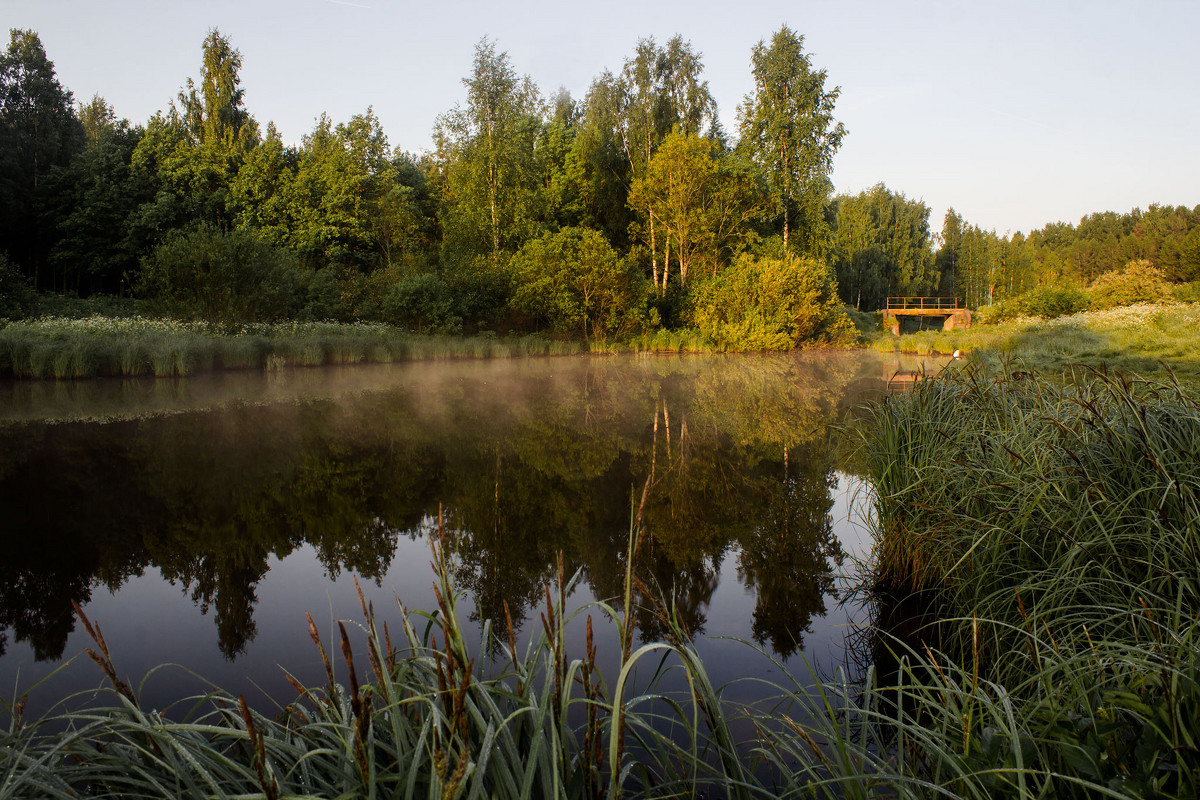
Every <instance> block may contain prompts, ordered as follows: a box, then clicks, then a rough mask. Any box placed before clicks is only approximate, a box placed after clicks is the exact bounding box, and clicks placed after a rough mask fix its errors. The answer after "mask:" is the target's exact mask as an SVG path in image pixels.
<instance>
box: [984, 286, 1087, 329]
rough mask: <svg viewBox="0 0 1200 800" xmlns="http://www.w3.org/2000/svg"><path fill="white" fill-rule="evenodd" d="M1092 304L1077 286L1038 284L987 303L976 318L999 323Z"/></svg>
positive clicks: (1071, 311) (1069, 311) (1052, 315)
mask: <svg viewBox="0 0 1200 800" xmlns="http://www.w3.org/2000/svg"><path fill="white" fill-rule="evenodd" d="M1090 303H1091V300H1090V298H1089V296H1088V294H1087V293H1086V292H1084V291H1082V290H1080V289H1078V288H1076V287H1074V286H1070V285H1061V284H1060V285H1058V286H1038V287H1036V288H1034V289H1031V290H1030V291H1028V292H1026V293H1025V294H1023V295H1019V296H1017V297H1013V298H1011V299H1008V300H1004V301H1002V302H999V303H996V304H995V305H991V306H984V307H983V308H981V309H980V310H979V312H978V315H977V318H978V320H979V321H980V322H983V323H985V324H997V323H1000V322H1006V321H1008V320H1011V319H1015V318H1017V317H1041V318H1042V319H1054V318H1055V317H1062V316H1066V315H1068V314H1077V313H1079V312H1080V311H1084V310H1085V309H1087V308H1088V307H1089V305H1090Z"/></svg>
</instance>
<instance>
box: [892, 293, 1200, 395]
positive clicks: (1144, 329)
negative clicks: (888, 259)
mask: <svg viewBox="0 0 1200 800" xmlns="http://www.w3.org/2000/svg"><path fill="white" fill-rule="evenodd" d="M870 346H871V347H872V348H873V349H876V350H880V351H883V352H891V351H892V350H893V349H895V348H899V349H900V350H903V351H905V352H915V353H921V354H926V353H931V352H935V351H936V352H939V353H943V354H946V353H953V352H954V351H955V350H961V351H962V352H963V353H969V354H970V355H971V360H972V361H975V362H978V363H981V364H983V365H984V366H985V367H986V368H988V369H989V371H991V372H993V373H996V374H998V373H999V372H1000V371H1001V369H1000V368H1001V363H1002V362H1004V361H1006V360H1007V361H1012V362H1019V363H1020V364H1021V365H1022V367H1023V368H1025V369H1037V370H1041V371H1045V372H1056V373H1061V372H1063V371H1064V370H1066V369H1069V368H1070V367H1071V366H1073V365H1079V364H1083V365H1088V366H1093V367H1097V368H1103V369H1108V370H1113V371H1120V372H1127V373H1137V374H1141V375H1157V376H1159V377H1165V376H1166V374H1167V370H1165V369H1164V368H1163V365H1164V364H1165V365H1166V366H1167V367H1168V368H1169V370H1170V371H1172V372H1174V373H1176V374H1177V375H1179V376H1181V377H1186V378H1187V379H1189V380H1196V379H1200V304H1198V303H1165V304H1142V305H1134V306H1124V307H1119V308H1111V309H1107V310H1104V311H1084V312H1080V313H1078V314H1072V315H1070V316H1063V317H1057V318H1055V319H1049V320H1045V319H1041V318H1036V317H1023V318H1018V319H1014V320H1009V321H1006V322H1001V323H998V324H995V325H975V326H974V327H972V328H970V329H969V330H961V331H958V330H956V331H944V332H943V331H922V332H919V333H912V334H905V335H903V336H900V337H896V336H893V335H891V334H890V333H882V334H880V335H878V336H877V337H876V338H875V339H874V340H872V342H871V344H870ZM1160 362H1161V363H1160Z"/></svg>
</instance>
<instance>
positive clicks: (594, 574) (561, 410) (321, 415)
mask: <svg viewBox="0 0 1200 800" xmlns="http://www.w3.org/2000/svg"><path fill="white" fill-rule="evenodd" d="M848 364H849V362H846V361H845V360H844V359H843V360H842V361H839V360H838V359H837V358H832V357H830V358H824V357H822V358H819V359H815V360H810V361H803V360H799V359H791V358H776V359H739V358H733V357H730V358H719V359H662V360H656V359H650V360H643V361H638V362H630V361H604V360H597V361H575V362H572V361H560V362H556V363H555V364H553V365H552V366H553V369H551V368H550V367H549V366H547V367H546V368H545V374H541V373H536V371H535V374H533V375H532V376H530V377H525V378H522V380H521V381H517V382H513V383H511V384H508V385H501V386H496V385H494V384H491V385H487V386H478V385H472V384H471V383H470V382H466V381H463V380H461V379H460V380H457V381H455V382H453V383H450V384H448V385H447V386H445V387H441V388H439V386H438V385H436V384H434V385H432V386H429V385H415V388H414V387H410V388H406V387H401V388H399V389H395V390H392V391H389V392H387V393H377V394H367V395H363V396H361V397H357V398H354V399H351V400H345V401H342V402H336V403H335V402H328V401H322V402H314V403H310V404H307V405H301V406H282V407H269V408H259V407H251V406H242V407H232V408H227V409H225V410H223V411H221V412H219V413H195V414H182V415H178V416H174V417H167V418H159V419H147V420H139V421H132V422H123V423H116V424H108V425H101V424H87V423H73V424H69V425H60V426H46V427H40V426H33V425H30V426H23V427H20V428H11V429H5V430H0V445H4V447H3V450H2V452H0V508H3V509H5V511H6V514H5V516H4V517H3V518H4V520H5V522H4V523H3V525H4V528H3V529H0V535H2V536H3V539H4V542H5V545H4V546H5V552H6V554H8V555H11V556H12V557H11V558H6V559H4V561H3V564H0V633H3V630H4V628H8V629H11V631H12V635H13V636H14V637H15V638H16V639H17V640H29V641H31V643H33V645H34V649H35V652H36V654H37V657H38V658H56V657H58V656H59V655H61V652H62V649H63V647H64V645H65V642H66V637H67V635H68V634H69V633H70V631H71V629H72V627H73V619H72V616H71V612H70V601H71V600H72V599H73V600H76V601H78V602H80V603H84V602H86V601H87V599H88V597H89V596H90V591H91V587H92V586H94V585H95V584H96V582H97V581H103V582H105V583H107V584H108V585H110V586H112V587H114V588H115V587H118V586H120V585H121V584H122V583H123V582H124V581H125V580H126V579H127V578H128V577H129V576H131V575H134V574H138V573H140V571H141V570H143V569H144V568H145V567H146V566H150V565H153V566H156V567H158V568H159V570H160V571H161V572H162V574H163V575H164V577H166V578H168V579H169V580H172V581H175V582H177V583H179V584H181V585H182V586H183V587H184V589H185V591H188V593H189V595H190V596H191V597H192V599H193V600H194V602H196V603H197V605H199V606H200V608H201V609H202V610H203V611H205V612H207V611H208V610H209V609H210V608H211V609H212V610H213V612H214V616H215V621H216V624H217V628H218V633H219V638H220V646H221V649H222V652H224V653H225V655H226V656H227V657H228V658H234V657H235V656H236V655H237V654H239V653H241V652H242V651H243V650H244V649H245V647H246V645H247V643H248V642H249V641H251V640H252V639H253V637H254V635H255V633H256V624H255V622H254V618H253V612H254V606H255V603H256V590H257V585H258V583H259V581H260V580H261V579H262V578H263V576H264V575H265V574H266V572H267V570H268V565H269V562H270V557H271V556H275V557H278V558H282V557H285V556H286V555H288V554H289V553H291V552H293V551H294V550H295V549H296V548H297V547H298V546H300V545H301V544H303V543H307V544H309V545H311V546H312V547H313V548H314V550H315V551H316V553H317V556H318V558H319V559H320V561H321V563H322V564H323V565H324V567H325V569H326V570H327V571H328V573H329V574H330V575H331V576H336V575H337V574H339V572H341V571H342V570H346V571H352V572H355V573H358V574H360V575H363V576H364V577H367V578H372V579H375V580H377V581H378V580H379V579H380V578H381V577H382V576H383V575H384V574H385V573H386V571H387V569H388V566H389V565H390V562H391V560H392V558H393V555H394V553H395V548H396V539H397V537H398V536H399V535H408V536H414V537H415V536H418V535H421V532H422V530H423V528H422V521H423V520H427V519H429V518H430V517H433V518H436V516H437V513H438V510H439V506H440V507H441V508H443V509H444V514H445V519H446V526H447V528H448V535H449V537H450V538H449V545H450V547H451V549H452V551H453V552H454V553H455V555H456V558H457V563H458V564H459V568H458V575H457V577H458V579H459V581H460V586H462V587H463V588H464V589H467V590H468V591H470V592H471V593H472V594H473V595H474V597H475V601H476V606H477V609H478V613H479V614H480V615H481V616H483V617H490V618H493V619H497V620H500V619H503V617H504V605H505V603H507V604H508V606H509V607H510V609H511V611H512V615H513V619H514V622H517V623H518V624H519V623H520V621H521V620H522V618H523V617H525V616H526V614H527V613H532V610H533V609H535V608H536V606H537V604H538V603H540V598H541V587H542V585H543V584H544V583H545V582H546V581H547V580H548V579H550V578H552V577H553V576H554V573H555V570H556V567H555V566H554V565H555V561H556V554H557V553H558V552H560V551H561V552H564V553H565V558H566V568H567V570H568V572H571V571H573V570H574V569H576V568H582V569H583V570H584V572H585V575H586V576H587V578H588V580H589V582H590V584H591V586H592V590H593V593H594V594H595V595H596V596H598V597H617V596H619V595H620V594H621V592H622V585H621V583H622V580H623V577H624V560H625V555H626V546H627V541H628V532H629V522H630V517H631V504H633V503H634V502H635V501H636V500H637V499H638V498H640V495H641V487H642V484H643V483H644V481H645V479H646V477H647V476H648V475H652V476H653V485H652V488H651V491H650V493H649V496H648V498H647V504H646V508H645V517H644V518H645V525H646V531H647V538H646V541H645V543H644V548H643V550H642V552H641V553H640V555H639V559H638V563H637V564H636V568H637V569H636V572H637V575H638V577H639V578H640V579H641V580H642V581H643V583H644V584H645V585H646V586H650V587H656V589H655V590H656V591H661V593H662V595H663V596H664V598H665V601H666V602H667V603H668V604H670V605H672V606H673V608H674V609H675V611H676V613H677V614H678V615H679V617H680V619H682V620H683V621H684V622H685V624H686V625H687V626H688V627H689V628H691V629H692V631H693V632H695V633H698V632H700V631H702V630H703V628H704V625H705V623H706V614H707V607H708V604H709V603H710V601H711V599H712V596H713V592H714V591H715V589H716V585H717V577H718V573H719V567H720V564H721V562H722V559H723V557H724V554H725V553H726V552H728V551H729V550H730V549H731V548H734V547H738V548H740V549H741V555H740V556H739V572H740V574H741V576H742V579H743V580H744V581H745V582H746V584H747V585H748V586H753V587H755V588H756V590H757V591H758V595H759V597H758V605H757V607H756V610H755V622H754V625H755V627H754V635H755V636H756V638H759V640H760V641H764V642H767V641H769V642H770V643H771V645H772V646H773V647H775V648H776V649H777V650H778V651H779V652H780V653H783V654H785V655H787V654H789V653H790V652H792V650H794V649H795V648H796V647H798V646H799V643H800V638H799V637H800V635H801V633H802V632H803V631H804V630H806V629H807V626H808V620H809V619H810V618H811V616H812V615H813V614H819V613H822V611H823V606H822V604H821V598H822V594H823V593H824V592H826V591H827V590H828V589H829V588H830V586H831V584H830V582H829V579H828V576H827V575H826V574H825V563H826V558H828V557H833V556H836V555H837V553H838V552H840V551H839V550H838V548H837V543H836V540H834V539H833V535H832V531H831V528H830V525H829V520H828V511H829V507H830V501H829V488H830V483H829V481H830V480H831V478H830V475H831V472H830V470H831V469H832V462H831V460H830V457H829V456H827V455H823V454H824V453H826V452H827V451H826V450H823V449H822V448H823V447H825V443H824V425H825V424H826V423H827V422H828V421H829V419H830V416H831V414H832V413H834V410H835V409H836V408H837V406H838V405H839V403H840V402H841V401H842V397H841V391H842V387H844V385H845V384H846V382H847V381H849V380H851V378H852V377H853V373H854V369H853V368H852V367H851V366H848ZM530 369H532V368H530ZM435 401H436V402H435ZM785 448H790V449H788V450H787V452H788V453H789V456H788V457H787V459H785V458H784V456H783V454H784V452H785ZM644 605H645V606H646V608H650V607H651V605H652V604H651V603H649V602H648V601H647V602H646V603H644ZM639 623H640V625H641V628H642V635H643V637H645V638H655V637H657V636H658V635H659V633H660V630H661V628H660V623H659V620H658V619H657V617H656V615H655V614H654V613H653V612H651V611H645V612H643V613H642V614H641V616H640V617H639ZM0 647H2V645H0Z"/></svg>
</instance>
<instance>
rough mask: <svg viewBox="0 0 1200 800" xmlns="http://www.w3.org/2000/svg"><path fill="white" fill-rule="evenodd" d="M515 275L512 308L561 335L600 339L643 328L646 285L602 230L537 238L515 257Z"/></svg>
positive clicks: (567, 231) (571, 231) (578, 230)
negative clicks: (642, 300) (640, 321)
mask: <svg viewBox="0 0 1200 800" xmlns="http://www.w3.org/2000/svg"><path fill="white" fill-rule="evenodd" d="M512 271H513V275H514V287H513V294H512V299H511V303H512V306H513V307H514V308H515V309H517V310H518V311H521V312H523V313H525V314H529V315H531V316H533V317H536V318H539V319H543V320H545V321H547V322H548V323H549V324H550V326H551V327H552V328H553V329H554V330H555V331H557V332H559V333H568V332H570V331H580V332H582V333H583V335H584V338H593V339H594V338H603V337H605V336H606V335H608V334H616V333H621V332H627V331H629V330H632V329H633V328H635V327H637V317H638V315H637V313H636V309H637V307H638V305H639V300H640V298H641V296H642V295H643V294H644V292H643V291H642V290H641V286H640V285H639V283H640V282H639V280H638V278H637V276H636V274H635V271H634V270H633V269H632V268H631V263H630V262H629V261H623V260H622V259H620V258H619V257H618V256H617V253H616V251H614V250H613V249H612V246H611V245H609V243H608V241H607V240H606V239H605V238H604V236H603V235H602V234H600V233H599V232H597V231H593V230H587V229H584V228H564V229H563V230H561V231H559V232H557V233H548V234H546V235H545V236H543V237H542V238H540V239H534V240H533V241H531V242H529V243H528V244H526V245H525V246H524V247H523V248H521V250H520V252H518V253H517V254H516V256H514V257H513V260H512Z"/></svg>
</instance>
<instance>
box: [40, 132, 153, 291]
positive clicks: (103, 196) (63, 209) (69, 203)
mask: <svg viewBox="0 0 1200 800" xmlns="http://www.w3.org/2000/svg"><path fill="white" fill-rule="evenodd" d="M89 135H90V136H94V138H92V139H90V144H89V145H88V147H87V148H86V149H84V150H83V152H81V153H79V154H78V155H77V156H76V157H75V158H74V159H72V161H71V163H70V165H69V166H67V167H66V168H63V169H56V170H55V171H54V172H53V173H52V174H51V175H50V176H49V178H48V184H49V187H48V190H49V192H50V193H51V194H52V195H53V197H54V202H53V204H52V205H49V206H48V210H49V213H48V216H49V217H50V218H52V219H54V221H55V232H56V234H57V236H56V240H55V242H54V245H53V247H52V248H51V250H50V263H51V264H52V265H53V266H54V268H55V271H56V272H57V273H58V274H59V275H61V276H62V281H63V284H64V288H68V289H71V290H75V291H77V292H85V293H89V294H91V293H96V292H108V293H111V294H118V293H120V292H122V291H123V290H125V289H128V287H129V286H130V284H131V283H132V282H133V279H134V277H135V276H136V274H137V270H138V261H139V258H140V257H141V256H142V255H144V254H145V250H144V248H145V245H146V242H145V241H144V240H143V238H142V237H141V236H140V235H139V232H138V231H136V230H135V228H134V226H133V225H132V224H131V223H132V219H133V218H134V216H135V215H136V214H137V212H138V209H139V207H140V206H142V205H143V204H146V203H150V202H152V201H153V200H154V186H153V181H152V179H151V178H150V177H149V176H148V175H147V174H146V173H145V172H144V171H135V170H133V169H132V168H131V162H132V159H133V154H134V152H135V151H136V149H137V147H138V144H139V143H140V141H141V139H142V136H143V131H141V130H139V129H130V128H129V125H128V123H127V122H125V121H124V120H122V121H121V122H120V123H110V124H108V125H107V126H106V127H102V128H100V129H98V130H96V131H94V133H93V134H89Z"/></svg>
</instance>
